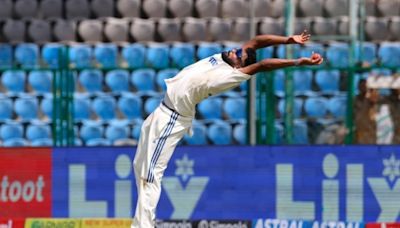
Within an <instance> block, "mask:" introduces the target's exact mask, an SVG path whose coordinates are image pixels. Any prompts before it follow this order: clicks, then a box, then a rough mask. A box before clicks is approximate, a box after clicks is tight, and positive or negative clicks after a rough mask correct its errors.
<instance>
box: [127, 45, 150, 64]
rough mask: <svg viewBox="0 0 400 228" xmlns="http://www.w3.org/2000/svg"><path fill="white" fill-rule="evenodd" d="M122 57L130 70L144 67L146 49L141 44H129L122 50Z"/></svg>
mask: <svg viewBox="0 0 400 228" xmlns="http://www.w3.org/2000/svg"><path fill="white" fill-rule="evenodd" d="M122 57H123V58H124V60H125V61H126V62H127V64H128V66H129V67H130V68H142V67H144V62H145V57H146V47H145V46H144V45H142V44H129V45H127V46H124V47H123V48H122Z"/></svg>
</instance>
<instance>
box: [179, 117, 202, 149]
mask: <svg viewBox="0 0 400 228" xmlns="http://www.w3.org/2000/svg"><path fill="white" fill-rule="evenodd" d="M192 130H193V136H192V137H190V136H189V135H187V134H185V136H184V141H185V142H186V143H187V144H188V145H206V144H207V128H206V126H205V125H204V124H202V123H200V122H198V121H194V122H193V125H192Z"/></svg>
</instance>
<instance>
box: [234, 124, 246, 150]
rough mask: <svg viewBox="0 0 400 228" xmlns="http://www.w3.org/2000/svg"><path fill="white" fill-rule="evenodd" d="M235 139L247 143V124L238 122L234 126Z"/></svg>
mask: <svg viewBox="0 0 400 228" xmlns="http://www.w3.org/2000/svg"><path fill="white" fill-rule="evenodd" d="M233 139H234V140H235V141H236V142H238V143H239V144H241V145H243V144H246V143H247V127H246V124H238V125H236V126H235V127H234V128H233Z"/></svg>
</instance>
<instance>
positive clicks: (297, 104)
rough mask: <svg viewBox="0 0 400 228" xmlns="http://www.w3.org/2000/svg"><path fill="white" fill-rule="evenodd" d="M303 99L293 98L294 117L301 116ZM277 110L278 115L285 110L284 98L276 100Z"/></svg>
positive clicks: (281, 114)
mask: <svg viewBox="0 0 400 228" xmlns="http://www.w3.org/2000/svg"><path fill="white" fill-rule="evenodd" d="M302 109H303V100H302V99H301V98H295V99H294V103H293V115H294V118H300V117H301V116H302ZM278 110H279V113H280V116H281V117H283V116H284V113H285V112H286V111H285V99H280V100H279V102H278Z"/></svg>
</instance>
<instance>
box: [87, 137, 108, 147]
mask: <svg viewBox="0 0 400 228" xmlns="http://www.w3.org/2000/svg"><path fill="white" fill-rule="evenodd" d="M111 145H112V143H111V141H110V140H109V139H103V138H97V139H89V140H88V141H87V142H86V146H111Z"/></svg>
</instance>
